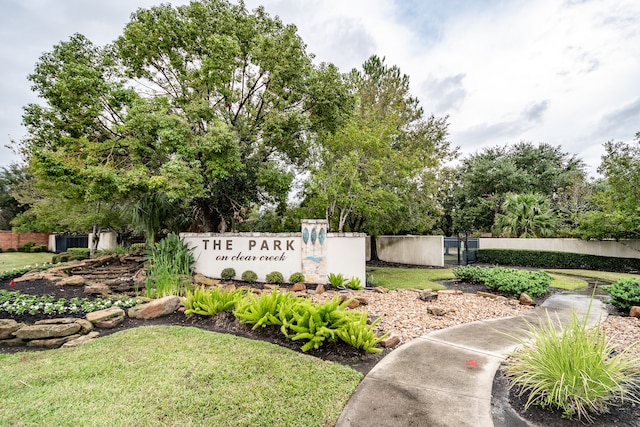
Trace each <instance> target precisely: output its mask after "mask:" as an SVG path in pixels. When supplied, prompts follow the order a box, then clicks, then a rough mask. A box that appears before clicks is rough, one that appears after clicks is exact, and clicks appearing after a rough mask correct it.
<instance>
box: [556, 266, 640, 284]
mask: <svg viewBox="0 0 640 427" xmlns="http://www.w3.org/2000/svg"><path fill="white" fill-rule="evenodd" d="M545 271H546V272H547V273H557V274H563V275H568V276H576V277H586V278H588V279H598V280H602V281H605V282H609V283H613V282H615V281H616V280H618V279H637V278H640V276H639V275H637V274H629V273H613V272H611V271H595V270H569V269H553V270H545Z"/></svg>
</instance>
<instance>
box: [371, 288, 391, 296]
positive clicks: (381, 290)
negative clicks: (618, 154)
mask: <svg viewBox="0 0 640 427" xmlns="http://www.w3.org/2000/svg"><path fill="white" fill-rule="evenodd" d="M373 291H374V292H377V293H379V294H386V293H387V292H389V289H387V288H383V287H382V286H376V287H375V288H373Z"/></svg>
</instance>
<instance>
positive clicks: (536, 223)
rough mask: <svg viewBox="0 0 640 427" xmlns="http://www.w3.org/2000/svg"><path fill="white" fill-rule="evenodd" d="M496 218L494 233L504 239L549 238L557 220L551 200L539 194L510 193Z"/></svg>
mask: <svg viewBox="0 0 640 427" xmlns="http://www.w3.org/2000/svg"><path fill="white" fill-rule="evenodd" d="M501 209H502V213H500V214H498V215H497V216H496V220H495V223H494V226H493V230H494V233H495V234H497V235H499V236H504V237H525V238H526V237H549V236H551V235H553V233H554V231H555V228H556V218H555V216H554V214H553V211H552V209H551V204H550V201H549V199H548V198H547V197H546V196H544V195H542V194H538V193H524V194H514V193H509V194H507V195H506V196H505V200H504V202H503V203H502V206H501Z"/></svg>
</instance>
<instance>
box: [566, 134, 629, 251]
mask: <svg viewBox="0 0 640 427" xmlns="http://www.w3.org/2000/svg"><path fill="white" fill-rule="evenodd" d="M604 149H605V154H604V155H603V156H602V161H601V163H600V166H599V167H598V172H599V173H601V174H602V176H603V178H602V181H601V183H600V187H599V191H597V192H595V193H594V194H593V195H592V197H591V199H590V202H591V209H590V210H588V211H587V212H585V213H583V214H582V215H581V217H580V228H579V230H578V231H579V233H580V236H581V237H583V238H587V239H589V238H592V239H605V238H614V239H621V238H638V237H639V236H640V132H638V133H636V135H635V140H634V141H633V142H631V143H625V142H621V141H618V142H614V141H609V142H606V143H605V144H604Z"/></svg>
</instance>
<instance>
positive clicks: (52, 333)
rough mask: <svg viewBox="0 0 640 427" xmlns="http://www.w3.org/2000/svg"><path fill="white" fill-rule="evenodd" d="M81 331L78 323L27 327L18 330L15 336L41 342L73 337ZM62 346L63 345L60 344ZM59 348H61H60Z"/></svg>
mask: <svg viewBox="0 0 640 427" xmlns="http://www.w3.org/2000/svg"><path fill="white" fill-rule="evenodd" d="M79 330H80V325H78V324H77V323H63V324H40V325H31V326H25V327H24V328H20V329H19V330H17V331H16V332H15V333H14V335H15V336H16V337H18V338H23V339H28V340H39V339H48V338H58V337H67V336H69V335H73V334H75V333H76V332H78V331H79ZM60 345H62V343H61V344H60ZM58 347H59V346H58Z"/></svg>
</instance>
